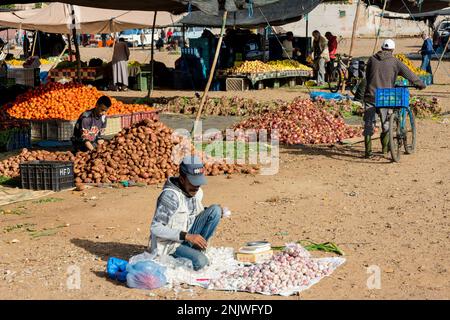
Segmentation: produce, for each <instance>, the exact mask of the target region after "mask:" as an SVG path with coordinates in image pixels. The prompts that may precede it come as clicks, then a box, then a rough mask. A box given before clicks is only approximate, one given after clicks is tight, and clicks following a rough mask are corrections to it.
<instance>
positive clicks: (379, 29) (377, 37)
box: [372, 0, 387, 54]
mask: <svg viewBox="0 0 450 320" xmlns="http://www.w3.org/2000/svg"><path fill="white" fill-rule="evenodd" d="M386 4H387V0H384V4H383V11H382V12H381V18H380V24H379V25H378V30H377V36H376V39H375V44H374V46H373V51H372V54H375V51H376V50H377V48H378V40H379V39H380V32H381V24H382V23H383V19H384V12H385V11H386Z"/></svg>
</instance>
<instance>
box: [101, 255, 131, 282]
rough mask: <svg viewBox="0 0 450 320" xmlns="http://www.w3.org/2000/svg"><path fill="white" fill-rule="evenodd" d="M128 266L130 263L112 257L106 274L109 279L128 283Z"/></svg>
mask: <svg viewBox="0 0 450 320" xmlns="http://www.w3.org/2000/svg"><path fill="white" fill-rule="evenodd" d="M127 265H128V261H125V260H122V259H118V258H114V257H111V258H109V259H108V263H107V265H106V273H107V274H108V277H109V278H110V279H113V280H119V281H120V282H125V281H127V273H128V272H127V271H126V270H127Z"/></svg>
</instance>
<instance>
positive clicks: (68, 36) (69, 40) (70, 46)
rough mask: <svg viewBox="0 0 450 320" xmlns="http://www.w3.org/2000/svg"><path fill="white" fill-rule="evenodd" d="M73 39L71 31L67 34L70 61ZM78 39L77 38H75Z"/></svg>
mask: <svg viewBox="0 0 450 320" xmlns="http://www.w3.org/2000/svg"><path fill="white" fill-rule="evenodd" d="M71 41H72V40H71V38H70V33H68V34H67V42H68V48H69V61H71V62H72V44H71V43H70V42H71ZM75 41H76V39H75Z"/></svg>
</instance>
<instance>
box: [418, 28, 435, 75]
mask: <svg viewBox="0 0 450 320" xmlns="http://www.w3.org/2000/svg"><path fill="white" fill-rule="evenodd" d="M422 39H423V44H422V48H421V49H420V50H419V53H420V54H421V55H422V65H421V66H420V69H422V70H425V71H426V72H428V73H429V74H432V73H433V72H432V70H431V55H432V54H433V51H434V49H433V41H432V40H431V39H430V37H429V36H428V35H427V34H426V33H425V32H424V33H422Z"/></svg>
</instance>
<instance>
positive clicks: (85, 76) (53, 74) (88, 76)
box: [48, 67, 103, 81]
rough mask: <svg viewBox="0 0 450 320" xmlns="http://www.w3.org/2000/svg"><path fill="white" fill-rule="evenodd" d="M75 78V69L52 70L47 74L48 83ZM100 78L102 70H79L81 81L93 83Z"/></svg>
mask: <svg viewBox="0 0 450 320" xmlns="http://www.w3.org/2000/svg"><path fill="white" fill-rule="evenodd" d="M76 77H77V69H76V68H64V69H52V70H50V71H49V73H48V79H49V81H58V80H60V79H63V78H70V79H76ZM102 78H103V75H102V68H89V67H88V68H81V80H84V81H95V80H99V79H102Z"/></svg>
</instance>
